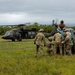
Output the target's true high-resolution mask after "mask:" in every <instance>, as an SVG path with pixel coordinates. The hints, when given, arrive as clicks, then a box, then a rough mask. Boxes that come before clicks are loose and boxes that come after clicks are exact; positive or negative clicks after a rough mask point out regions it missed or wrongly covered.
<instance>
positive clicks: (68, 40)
mask: <svg viewBox="0 0 75 75" xmlns="http://www.w3.org/2000/svg"><path fill="white" fill-rule="evenodd" d="M69 34H70V32H69ZM64 37H65V40H64V41H63V43H64V54H66V53H68V54H69V55H71V54H72V53H71V48H72V45H73V43H72V41H71V37H70V36H69V35H67V34H66V33H65V34H64Z"/></svg>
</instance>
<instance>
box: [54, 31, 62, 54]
mask: <svg viewBox="0 0 75 75" xmlns="http://www.w3.org/2000/svg"><path fill="white" fill-rule="evenodd" d="M54 41H55V45H54V53H56V51H57V47H59V51H60V55H62V35H61V34H60V32H59V31H57V33H56V34H55V35H54Z"/></svg>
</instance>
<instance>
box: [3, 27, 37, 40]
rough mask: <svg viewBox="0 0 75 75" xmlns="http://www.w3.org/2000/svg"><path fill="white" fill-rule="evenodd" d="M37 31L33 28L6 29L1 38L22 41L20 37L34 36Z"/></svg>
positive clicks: (28, 37) (29, 37)
mask: <svg viewBox="0 0 75 75" xmlns="http://www.w3.org/2000/svg"><path fill="white" fill-rule="evenodd" d="M36 33H37V31H36V29H35V28H25V29H24V28H20V29H12V30H10V31H7V32H6V33H5V34H4V35H3V36H2V38H3V39H10V40H12V41H15V40H16V39H17V41H22V39H24V38H26V39H31V38H34V37H35V35H36Z"/></svg>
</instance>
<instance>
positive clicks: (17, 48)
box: [0, 38, 75, 75]
mask: <svg viewBox="0 0 75 75" xmlns="http://www.w3.org/2000/svg"><path fill="white" fill-rule="evenodd" d="M44 53H46V48H44ZM0 75H75V55H72V56H60V55H56V56H41V55H40V54H39V56H38V57H35V45H34V44H33V39H24V40H23V41H22V42H17V41H16V42H12V41H10V40H3V39H1V38H0Z"/></svg>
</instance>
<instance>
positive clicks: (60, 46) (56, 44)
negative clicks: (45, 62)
mask: <svg viewBox="0 0 75 75" xmlns="http://www.w3.org/2000/svg"><path fill="white" fill-rule="evenodd" d="M57 47H59V51H60V54H62V44H61V43H60V44H59V43H55V45H54V53H56V52H57Z"/></svg>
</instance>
